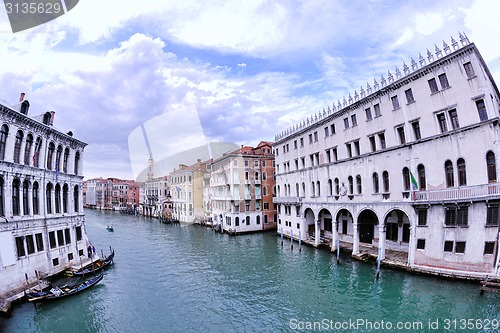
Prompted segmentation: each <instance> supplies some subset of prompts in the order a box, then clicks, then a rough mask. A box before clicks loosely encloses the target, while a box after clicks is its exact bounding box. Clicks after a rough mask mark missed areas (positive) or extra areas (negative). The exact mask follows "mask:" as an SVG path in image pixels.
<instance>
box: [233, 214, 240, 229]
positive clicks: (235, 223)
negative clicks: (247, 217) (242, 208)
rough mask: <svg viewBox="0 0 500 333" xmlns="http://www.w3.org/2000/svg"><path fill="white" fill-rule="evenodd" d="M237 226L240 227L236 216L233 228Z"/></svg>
mask: <svg viewBox="0 0 500 333" xmlns="http://www.w3.org/2000/svg"><path fill="white" fill-rule="evenodd" d="M239 225H240V218H239V217H238V216H236V217H235V219H234V226H235V227H238V226H239Z"/></svg>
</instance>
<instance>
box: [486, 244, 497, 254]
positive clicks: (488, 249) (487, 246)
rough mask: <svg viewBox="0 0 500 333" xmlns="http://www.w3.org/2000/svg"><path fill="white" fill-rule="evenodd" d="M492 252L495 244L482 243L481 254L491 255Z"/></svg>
mask: <svg viewBox="0 0 500 333" xmlns="http://www.w3.org/2000/svg"><path fill="white" fill-rule="evenodd" d="M494 250H495V242H484V252H483V254H493V251H494Z"/></svg>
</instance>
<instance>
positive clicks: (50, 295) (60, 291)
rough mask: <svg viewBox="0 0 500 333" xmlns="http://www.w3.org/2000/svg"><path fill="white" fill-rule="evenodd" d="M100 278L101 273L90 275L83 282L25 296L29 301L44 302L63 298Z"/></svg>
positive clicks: (87, 287)
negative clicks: (89, 277) (90, 276)
mask: <svg viewBox="0 0 500 333" xmlns="http://www.w3.org/2000/svg"><path fill="white" fill-rule="evenodd" d="M102 278H103V273H101V274H99V275H97V276H95V277H92V278H91V279H88V280H86V281H84V282H81V283H78V284H76V285H74V286H61V287H53V288H51V289H50V290H49V291H40V292H32V293H27V294H26V297H27V298H28V301H30V302H45V301H51V300H55V299H59V298H64V297H67V296H71V295H74V294H77V293H79V292H80V291H84V290H85V289H89V288H90V287H92V286H95V285H96V284H97V283H98V282H99V281H101V280H102Z"/></svg>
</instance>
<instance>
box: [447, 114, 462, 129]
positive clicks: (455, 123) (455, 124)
mask: <svg viewBox="0 0 500 333" xmlns="http://www.w3.org/2000/svg"><path fill="white" fill-rule="evenodd" d="M448 113H449V115H450V120H451V127H452V128H453V129H454V130H456V129H459V128H460V124H459V123H458V115H457V110H455V109H453V110H450V111H448Z"/></svg>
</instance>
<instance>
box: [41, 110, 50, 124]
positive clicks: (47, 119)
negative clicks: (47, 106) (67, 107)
mask: <svg viewBox="0 0 500 333" xmlns="http://www.w3.org/2000/svg"><path fill="white" fill-rule="evenodd" d="M50 118H51V115H50V112H45V114H44V115H43V123H44V124H45V125H50Z"/></svg>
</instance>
